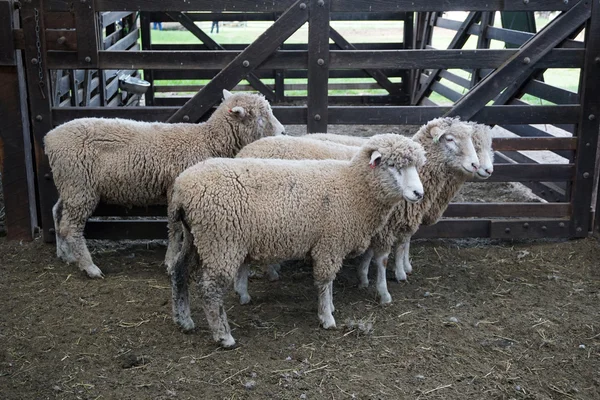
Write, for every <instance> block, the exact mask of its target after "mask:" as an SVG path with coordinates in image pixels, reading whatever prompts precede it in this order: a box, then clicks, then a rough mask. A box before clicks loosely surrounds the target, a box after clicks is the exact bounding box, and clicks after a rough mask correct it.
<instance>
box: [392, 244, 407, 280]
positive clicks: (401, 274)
mask: <svg viewBox="0 0 600 400" xmlns="http://www.w3.org/2000/svg"><path fill="white" fill-rule="evenodd" d="M405 252H406V242H398V243H397V244H396V257H395V264H396V268H395V270H394V271H395V273H396V280H397V281H398V282H400V281H405V280H406V272H405V271H404V259H405V258H404V257H405V255H404V254H405Z"/></svg>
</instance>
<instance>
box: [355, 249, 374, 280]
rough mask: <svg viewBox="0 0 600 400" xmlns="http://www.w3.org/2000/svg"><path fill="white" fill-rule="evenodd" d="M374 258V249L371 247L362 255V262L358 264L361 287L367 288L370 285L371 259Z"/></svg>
mask: <svg viewBox="0 0 600 400" xmlns="http://www.w3.org/2000/svg"><path fill="white" fill-rule="evenodd" d="M372 258H373V249H372V248H369V249H368V250H367V251H365V254H363V255H362V257H361V259H360V264H359V265H358V269H357V272H358V281H359V282H358V287H359V288H360V289H365V288H368V287H369V276H368V275H369V265H370V264H371V259H372Z"/></svg>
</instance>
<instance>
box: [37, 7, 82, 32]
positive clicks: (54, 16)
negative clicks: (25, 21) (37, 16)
mask: <svg viewBox="0 0 600 400" xmlns="http://www.w3.org/2000/svg"><path fill="white" fill-rule="evenodd" d="M44 21H45V25H46V29H75V14H73V13H72V12H71V11H70V9H69V10H65V11H62V12H46V13H44Z"/></svg>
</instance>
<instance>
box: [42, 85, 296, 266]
mask: <svg viewBox="0 0 600 400" xmlns="http://www.w3.org/2000/svg"><path fill="white" fill-rule="evenodd" d="M283 132H284V128H283V125H281V123H280V122H279V121H278V120H277V119H276V118H275V117H274V116H273V113H272V111H271V107H270V105H269V103H268V102H267V101H266V100H265V99H264V97H262V96H258V95H254V94H244V93H236V94H231V93H230V92H229V91H227V90H223V102H222V104H221V105H220V106H219V107H218V108H217V109H216V111H215V112H214V113H213V115H212V116H211V117H210V118H209V119H208V121H206V122H205V123H202V124H167V123H149V122H139V121H132V120H125V119H101V118H82V119H77V120H73V121H70V122H67V123H65V124H63V125H60V126H59V127H57V128H55V129H53V130H52V131H50V132H49V133H48V134H47V135H46V137H45V138H44V145H45V151H46V154H47V155H48V157H49V160H50V167H51V169H52V173H53V176H54V183H55V184H56V187H57V189H58V193H59V199H58V201H57V203H56V205H55V206H54V207H53V209H52V213H53V217H54V225H55V228H56V253H57V256H58V257H60V258H61V259H63V260H65V261H67V262H76V263H78V266H79V268H80V269H81V270H83V271H85V272H87V274H88V276H89V277H91V278H102V277H103V276H104V275H103V273H102V271H101V270H100V268H98V267H97V266H96V265H94V262H93V261H92V258H91V256H90V253H89V251H88V249H87V246H86V243H85V239H84V237H83V230H84V227H85V223H86V220H87V219H88V218H89V217H90V216H91V215H92V213H93V212H94V209H95V208H96V206H97V205H98V203H99V202H100V201H104V202H106V203H110V204H119V205H125V206H146V205H154V204H164V203H166V202H167V200H168V197H170V191H171V187H172V185H173V182H174V181H175V178H176V177H177V176H178V175H179V174H180V173H181V172H182V171H183V170H185V169H186V168H188V167H191V166H192V165H194V164H196V163H198V162H199V161H202V160H205V159H206V158H209V157H234V156H235V155H236V154H237V152H238V151H239V150H240V149H241V148H242V147H244V146H245V145H246V144H248V143H250V142H253V141H255V140H257V139H260V138H262V137H264V136H270V135H277V134H280V133H283ZM176 251H177V246H176V245H175V246H174V247H173V246H170V247H169V249H168V250H167V253H168V254H170V258H172V257H174V253H176ZM167 259H169V257H167Z"/></svg>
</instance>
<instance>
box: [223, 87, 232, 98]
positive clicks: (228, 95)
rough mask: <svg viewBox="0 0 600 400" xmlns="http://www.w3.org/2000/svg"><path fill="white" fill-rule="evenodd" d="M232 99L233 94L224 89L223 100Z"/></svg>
mask: <svg viewBox="0 0 600 400" xmlns="http://www.w3.org/2000/svg"><path fill="white" fill-rule="evenodd" d="M230 97H231V92H230V91H229V90H227V89H223V100H227V99H228V98H230Z"/></svg>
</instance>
